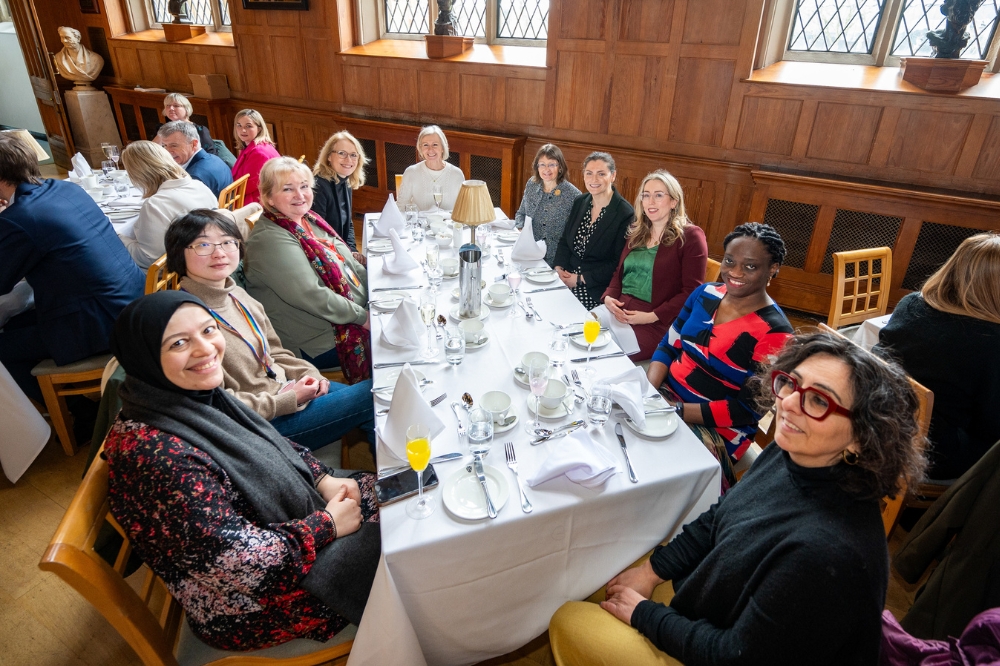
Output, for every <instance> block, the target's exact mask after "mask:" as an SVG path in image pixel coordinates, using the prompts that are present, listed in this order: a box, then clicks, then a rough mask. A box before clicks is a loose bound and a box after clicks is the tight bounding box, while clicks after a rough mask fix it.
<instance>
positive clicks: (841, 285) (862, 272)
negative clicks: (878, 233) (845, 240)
mask: <svg viewBox="0 0 1000 666" xmlns="http://www.w3.org/2000/svg"><path fill="white" fill-rule="evenodd" d="M833 279H834V284H833V296H832V297H831V299H830V314H829V316H828V317H827V320H826V323H827V325H828V326H829V327H830V328H834V329H836V328H840V327H841V326H850V325H851V324H860V323H861V322H863V321H864V320H866V319H871V318H872V317H881V316H882V315H884V314H885V311H886V308H887V307H888V305H889V283H890V282H891V281H892V250H891V249H890V248H887V247H875V248H869V249H867V250H851V251H850V252H834V253H833Z"/></svg>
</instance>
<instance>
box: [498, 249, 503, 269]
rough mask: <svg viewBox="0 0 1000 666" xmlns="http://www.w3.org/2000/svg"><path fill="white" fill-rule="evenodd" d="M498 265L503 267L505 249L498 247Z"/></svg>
mask: <svg viewBox="0 0 1000 666" xmlns="http://www.w3.org/2000/svg"><path fill="white" fill-rule="evenodd" d="M497 266H499V267H500V268H503V250H500V249H497Z"/></svg>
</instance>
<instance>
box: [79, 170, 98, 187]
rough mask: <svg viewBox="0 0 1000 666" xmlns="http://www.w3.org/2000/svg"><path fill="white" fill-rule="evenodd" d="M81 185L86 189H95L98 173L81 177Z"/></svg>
mask: <svg viewBox="0 0 1000 666" xmlns="http://www.w3.org/2000/svg"><path fill="white" fill-rule="evenodd" d="M80 185H81V186H82V187H83V189H85V190H93V189H96V188H97V175H96V174H93V173H91V174H90V175H88V176H84V177H83V178H81V179H80Z"/></svg>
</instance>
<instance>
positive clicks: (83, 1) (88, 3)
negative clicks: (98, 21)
mask: <svg viewBox="0 0 1000 666" xmlns="http://www.w3.org/2000/svg"><path fill="white" fill-rule="evenodd" d="M80 11H81V12H83V13H84V14H100V13H101V9H100V7H99V6H98V2H97V0H80Z"/></svg>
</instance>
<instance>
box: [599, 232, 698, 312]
mask: <svg viewBox="0 0 1000 666" xmlns="http://www.w3.org/2000/svg"><path fill="white" fill-rule="evenodd" d="M629 252H631V250H630V249H629V248H628V246H627V245H626V246H625V249H624V250H623V251H622V255H621V258H620V259H619V260H618V268H617V269H616V270H615V274H614V275H613V276H612V278H611V284H609V285H608V288H607V289H606V290H605V291H604V294H602V295H601V302H602V303H603V302H604V299H605V297H607V296H611V297H612V298H615V299H617V300H621V297H622V271H623V270H624V267H625V257H627V256H628V254H629ZM707 260H708V244H707V243H706V242H705V232H704V231H702V230H701V227H698V226H696V225H694V224H689V225H688V226H687V227H685V228H684V242H683V243H681V242H680V240H677V241H674V243H673V244H672V245H663V244H661V245H660V246H659V248H658V249H657V250H656V259H655V260H654V261H653V300H652V301H651V302H650V305H651V306H652V307H651V308H650V309H649V310H648V311H649V312H655V313H656V316H657V317H659V319H660V322H662V323H665V324H666V325H667V326H670V324H672V323H673V321H674V319H676V318H677V315H678V314H679V313H680V311H681V308H682V307H684V301H686V300H687V297H688V296H690V295H691V292H692V291H694V290H695V288H697V287H698V285H700V284H701V283H702V282H704V281H705V265H706V263H707ZM636 300H638V299H636Z"/></svg>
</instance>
